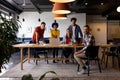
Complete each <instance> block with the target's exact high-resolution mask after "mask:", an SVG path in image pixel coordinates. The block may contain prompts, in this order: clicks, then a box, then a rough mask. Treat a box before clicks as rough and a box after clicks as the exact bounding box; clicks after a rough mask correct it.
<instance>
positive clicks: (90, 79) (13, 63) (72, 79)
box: [0, 52, 120, 80]
mask: <svg viewBox="0 0 120 80" xmlns="http://www.w3.org/2000/svg"><path fill="white" fill-rule="evenodd" d="M24 55H25V56H26V52H25V54H24ZM19 56H20V53H19V52H15V53H13V55H12V56H11V59H10V62H9V63H8V64H6V65H5V66H6V69H2V73H0V76H1V75H2V74H4V73H5V72H6V71H9V70H10V69H11V68H13V67H14V66H16V65H17V64H18V63H19V62H20V57H19ZM51 63H52V62H51ZM53 64H56V65H57V64H58V63H53ZM48 65H49V64H48ZM58 65H59V64H58ZM110 69H113V68H112V67H109V68H108V70H110ZM114 69H115V71H118V70H119V69H118V67H116V64H115V68H114ZM103 70H104V69H103ZM105 70H107V69H105ZM109 73H110V74H114V73H112V72H110V71H109ZM117 75H119V73H117ZM50 79H51V78H50V77H47V78H46V79H45V80H50ZM0 80H21V78H0ZM34 80H37V78H34ZM60 80H120V77H119V76H117V77H113V76H109V77H108V76H107V75H104V76H102V77H101V76H98V75H97V74H96V76H89V77H88V76H87V77H60Z"/></svg>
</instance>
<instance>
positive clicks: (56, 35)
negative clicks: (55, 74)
mask: <svg viewBox="0 0 120 80" xmlns="http://www.w3.org/2000/svg"><path fill="white" fill-rule="evenodd" d="M52 28H53V29H52V30H51V31H50V34H51V38H59V37H60V30H58V23H56V22H55V23H53V24H52ZM55 56H57V57H58V49H57V48H54V49H53V58H55ZM53 63H56V62H55V60H53Z"/></svg>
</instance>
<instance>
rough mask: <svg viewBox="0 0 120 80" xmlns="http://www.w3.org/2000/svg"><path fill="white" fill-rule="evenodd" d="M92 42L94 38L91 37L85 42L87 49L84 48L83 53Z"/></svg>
mask: <svg viewBox="0 0 120 80" xmlns="http://www.w3.org/2000/svg"><path fill="white" fill-rule="evenodd" d="M91 40H92V36H91V35H89V37H88V39H87V40H86V41H84V45H85V47H83V49H82V51H85V50H86V49H87V47H88V46H90V42H91Z"/></svg>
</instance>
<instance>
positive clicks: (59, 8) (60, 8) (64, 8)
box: [52, 3, 71, 14]
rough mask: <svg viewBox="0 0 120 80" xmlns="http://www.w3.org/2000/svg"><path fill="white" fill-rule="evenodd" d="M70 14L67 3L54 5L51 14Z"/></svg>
mask: <svg viewBox="0 0 120 80" xmlns="http://www.w3.org/2000/svg"><path fill="white" fill-rule="evenodd" d="M70 12H71V11H70V10H69V6H68V4H67V3H55V4H54V7H53V9H52V13H54V14H69V13H70Z"/></svg>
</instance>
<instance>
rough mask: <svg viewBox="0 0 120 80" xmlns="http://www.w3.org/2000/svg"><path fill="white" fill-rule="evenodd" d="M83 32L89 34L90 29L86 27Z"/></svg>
mask: <svg viewBox="0 0 120 80" xmlns="http://www.w3.org/2000/svg"><path fill="white" fill-rule="evenodd" d="M83 32H84V34H88V33H89V27H87V26H84V27H83Z"/></svg>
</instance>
